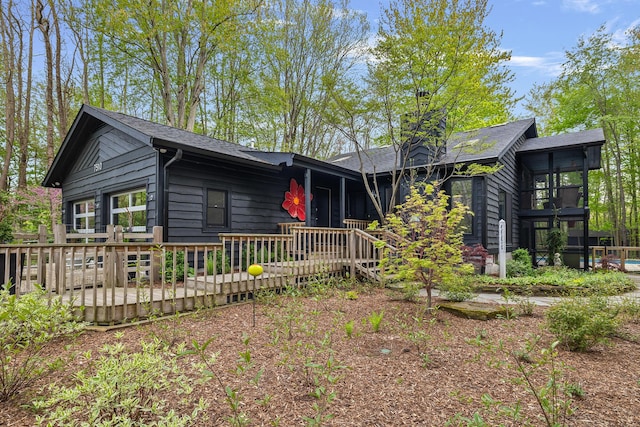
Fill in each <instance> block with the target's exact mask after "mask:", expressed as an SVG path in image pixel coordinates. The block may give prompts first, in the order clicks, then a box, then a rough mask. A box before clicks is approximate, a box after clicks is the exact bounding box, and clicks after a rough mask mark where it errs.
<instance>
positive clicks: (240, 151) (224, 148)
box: [83, 105, 273, 164]
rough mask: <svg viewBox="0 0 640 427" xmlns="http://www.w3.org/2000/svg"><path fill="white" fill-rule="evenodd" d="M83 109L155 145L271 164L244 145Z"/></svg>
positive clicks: (131, 117)
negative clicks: (165, 144) (121, 126)
mask: <svg viewBox="0 0 640 427" xmlns="http://www.w3.org/2000/svg"><path fill="white" fill-rule="evenodd" d="M83 108H85V110H86V111H87V112H90V111H91V110H93V113H94V114H95V115H97V116H98V117H99V116H100V115H102V116H106V117H108V118H111V119H113V120H115V121H116V122H118V123H120V124H123V125H125V126H127V127H129V128H131V129H133V130H135V131H137V132H140V133H141V134H143V135H146V136H148V137H150V138H152V139H153V140H155V142H156V143H158V142H160V143H161V142H162V141H164V142H169V143H173V144H180V145H182V146H186V147H190V148H193V149H197V150H198V151H201V152H210V153H217V154H224V155H227V156H233V157H237V158H241V159H245V160H252V161H255V162H259V163H266V164H273V163H271V162H270V161H268V160H265V159H263V158H260V157H256V156H252V155H251V152H252V151H253V152H258V150H255V149H253V148H250V147H245V146H244V145H240V144H234V143H232V142H228V141H223V140H221V139H216V138H211V137H209V136H205V135H200V134H197V133H193V132H189V131H186V130H183V129H178V128H174V127H171V126H166V125H161V124H159V123H154V122H151V121H148V120H144V119H140V118H137V117H133V116H129V115H127V114H122V113H116V112H114V111H109V110H105V109H101V108H96V107H90V106H86V105H85V106H84V107H83Z"/></svg>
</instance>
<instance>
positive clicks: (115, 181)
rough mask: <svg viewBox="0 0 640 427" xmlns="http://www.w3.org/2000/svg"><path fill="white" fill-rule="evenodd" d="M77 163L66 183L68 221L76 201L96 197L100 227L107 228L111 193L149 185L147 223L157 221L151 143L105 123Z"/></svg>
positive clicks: (149, 225) (88, 139) (97, 227)
mask: <svg viewBox="0 0 640 427" xmlns="http://www.w3.org/2000/svg"><path fill="white" fill-rule="evenodd" d="M75 165H76V166H75V167H74V168H73V170H72V171H71V172H70V173H69V174H68V175H67V177H66V179H65V181H64V182H63V183H62V188H63V207H64V212H63V221H64V223H65V224H70V225H72V223H73V212H72V209H71V207H72V204H73V202H76V201H80V200H87V199H93V200H95V201H96V202H97V203H96V230H98V231H103V230H104V229H105V227H106V224H108V223H109V218H108V209H109V204H108V203H109V198H108V196H109V195H110V194H113V193H117V192H122V191H127V190H131V189H135V188H146V190H147V194H148V195H149V197H148V198H147V226H148V228H149V229H151V227H152V226H153V225H155V220H156V219H155V212H156V205H155V203H156V197H155V194H156V191H157V188H156V174H155V171H156V166H155V165H156V152H155V151H154V150H153V149H152V148H151V147H150V146H148V145H146V144H144V143H142V142H139V141H136V140H133V139H132V138H130V137H128V136H127V135H125V134H124V133H122V132H121V131H119V130H116V129H113V128H111V127H101V128H99V129H97V130H96V131H95V132H93V133H92V134H91V135H90V137H89V138H87V141H86V144H85V146H84V148H83V150H82V151H81V152H80V153H78V160H77V162H76V163H75ZM95 165H99V167H97V168H96V166H95Z"/></svg>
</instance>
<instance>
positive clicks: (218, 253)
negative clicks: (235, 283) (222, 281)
mask: <svg viewBox="0 0 640 427" xmlns="http://www.w3.org/2000/svg"><path fill="white" fill-rule="evenodd" d="M222 254H223V252H222V251H221V250H219V251H216V260H215V262H214V261H213V252H209V256H208V258H207V274H213V272H214V269H213V267H214V266H215V272H216V274H222V273H229V272H230V271H231V260H230V259H229V257H225V260H224V261H225V262H224V271H223V269H222Z"/></svg>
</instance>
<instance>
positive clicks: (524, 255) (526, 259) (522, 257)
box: [511, 248, 532, 266]
mask: <svg viewBox="0 0 640 427" xmlns="http://www.w3.org/2000/svg"><path fill="white" fill-rule="evenodd" d="M511 258H512V259H513V260H514V261H517V262H521V263H523V264H527V265H529V266H532V263H531V255H529V251H528V250H526V249H524V248H518V249H516V250H515V251H513V252H512V253H511Z"/></svg>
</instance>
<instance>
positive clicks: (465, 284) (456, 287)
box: [438, 274, 475, 301]
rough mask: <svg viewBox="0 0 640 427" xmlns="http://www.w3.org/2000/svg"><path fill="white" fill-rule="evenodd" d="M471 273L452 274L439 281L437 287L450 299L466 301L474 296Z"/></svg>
mask: <svg viewBox="0 0 640 427" xmlns="http://www.w3.org/2000/svg"><path fill="white" fill-rule="evenodd" d="M474 277H475V276H473V275H468V274H466V275H460V276H454V277H452V278H450V279H449V280H447V281H445V282H443V283H441V284H440V285H439V286H438V289H440V291H441V292H442V296H444V297H445V298H446V299H448V300H450V301H467V300H470V299H471V298H473V297H474V296H475V293H474V287H475V286H474Z"/></svg>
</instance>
